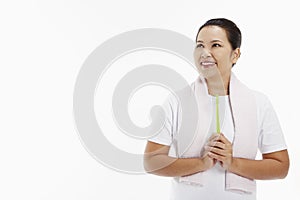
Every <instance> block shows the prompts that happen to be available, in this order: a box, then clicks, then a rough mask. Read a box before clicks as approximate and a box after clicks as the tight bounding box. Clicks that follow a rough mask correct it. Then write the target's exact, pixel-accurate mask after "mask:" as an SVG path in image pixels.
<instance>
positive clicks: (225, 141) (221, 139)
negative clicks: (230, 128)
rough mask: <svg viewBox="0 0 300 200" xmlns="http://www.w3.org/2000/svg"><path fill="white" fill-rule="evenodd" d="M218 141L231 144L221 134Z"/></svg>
mask: <svg viewBox="0 0 300 200" xmlns="http://www.w3.org/2000/svg"><path fill="white" fill-rule="evenodd" d="M219 140H220V141H221V142H223V143H224V144H231V142H230V141H229V140H228V139H227V138H226V137H225V135H224V134H223V133H220V137H219Z"/></svg>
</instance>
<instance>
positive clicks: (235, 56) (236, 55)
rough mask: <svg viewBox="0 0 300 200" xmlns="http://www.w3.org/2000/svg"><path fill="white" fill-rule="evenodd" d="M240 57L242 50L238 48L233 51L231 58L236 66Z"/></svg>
mask: <svg viewBox="0 0 300 200" xmlns="http://www.w3.org/2000/svg"><path fill="white" fill-rule="evenodd" d="M240 56H241V51H240V48H236V49H235V50H233V52H232V56H231V60H232V63H233V64H235V63H236V62H237V60H238V59H239V57H240Z"/></svg>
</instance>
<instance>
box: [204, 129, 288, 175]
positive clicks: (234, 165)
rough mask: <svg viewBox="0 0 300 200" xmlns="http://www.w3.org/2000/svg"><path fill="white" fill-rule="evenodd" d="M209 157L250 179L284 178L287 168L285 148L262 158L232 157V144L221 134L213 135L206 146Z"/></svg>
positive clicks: (227, 168) (225, 167)
mask: <svg viewBox="0 0 300 200" xmlns="http://www.w3.org/2000/svg"><path fill="white" fill-rule="evenodd" d="M206 149H208V150H209V151H210V152H209V153H208V155H209V156H210V157H211V158H214V159H217V160H218V161H220V162H221V165H222V167H223V168H224V169H226V170H228V171H230V172H232V173H235V174H238V175H240V176H244V177H246V178H250V179H259V180H266V179H279V178H285V177H286V176H287V173H288V170H289V156H288V152H287V150H282V151H277V152H273V153H268V154H263V159H262V160H250V159H244V158H233V157H232V145H231V143H230V142H229V141H228V140H227V139H226V138H225V136H224V135H223V134H220V135H216V136H215V137H213V138H212V139H211V141H210V143H209V144H208V146H207V147H206Z"/></svg>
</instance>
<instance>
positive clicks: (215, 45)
mask: <svg viewBox="0 0 300 200" xmlns="http://www.w3.org/2000/svg"><path fill="white" fill-rule="evenodd" d="M212 47H222V46H221V45H220V44H219V43H214V44H213V45H212Z"/></svg>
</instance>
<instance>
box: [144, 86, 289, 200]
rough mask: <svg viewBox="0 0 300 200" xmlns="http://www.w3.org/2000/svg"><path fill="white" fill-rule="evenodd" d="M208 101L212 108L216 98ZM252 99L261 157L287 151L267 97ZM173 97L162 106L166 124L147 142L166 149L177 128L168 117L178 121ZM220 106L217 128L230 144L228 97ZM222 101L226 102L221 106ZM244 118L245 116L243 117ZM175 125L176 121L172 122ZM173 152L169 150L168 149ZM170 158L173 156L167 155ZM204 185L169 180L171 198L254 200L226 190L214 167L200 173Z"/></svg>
mask: <svg viewBox="0 0 300 200" xmlns="http://www.w3.org/2000/svg"><path fill="white" fill-rule="evenodd" d="M210 98H211V100H212V101H214V102H213V103H212V105H215V101H216V98H215V97H213V96H210ZM255 98H256V101H257V109H258V112H257V114H258V116H257V120H258V126H259V140H258V141H257V142H258V147H259V150H260V152H261V153H262V154H265V153H271V152H276V151H280V150H284V149H286V144H285V140H284V137H283V133H282V130H281V127H280V124H279V121H278V119H277V116H276V113H275V111H274V109H273V107H272V105H271V103H270V101H269V100H268V99H267V97H266V96H264V95H263V94H261V93H258V92H255ZM174 100H175V101H176V98H175V97H174V96H170V97H169V99H168V100H167V101H166V102H165V103H164V105H163V108H164V110H165V112H166V118H167V119H166V123H165V125H164V127H163V129H162V130H161V132H160V133H159V134H158V135H157V136H155V137H153V138H151V139H149V141H152V142H155V143H159V144H163V145H168V146H170V145H171V143H172V130H175V127H176V126H177V124H174V123H173V124H172V123H171V122H172V120H171V119H170V117H171V116H173V117H175V118H177V117H178V116H177V115H178V113H177V112H176V109H172V108H174V107H175V105H174ZM219 101H220V105H224V106H225V107H224V108H221V107H220V109H219V111H220V120H221V122H220V127H221V132H222V133H223V134H224V135H225V137H226V138H227V139H228V140H229V141H231V142H232V140H233V137H234V124H233V118H232V113H231V109H230V104H229V98H228V96H220V97H219ZM221 101H225V102H224V103H222V102H221ZM213 107H214V108H213V113H216V112H215V106H213ZM245 117H247V116H245ZM175 121H176V120H175ZM214 132H216V119H215V115H213V119H212V124H211V127H210V134H208V137H210V135H211V134H212V133H214ZM171 151H172V147H171ZM169 154H170V155H172V152H170V153H169ZM203 178H204V185H203V187H201V186H195V185H188V184H186V183H180V182H178V180H177V179H176V178H174V180H172V187H171V195H170V197H171V198H170V199H172V200H186V199H188V200H196V199H197V200H201V199H205V200H210V199H212V200H217V199H222V200H224V199H230V200H242V199H243V200H255V199H256V193H252V194H246V193H245V194H238V193H234V192H231V191H226V190H225V170H224V169H223V168H222V167H221V166H220V164H219V163H217V164H216V165H215V166H214V167H213V168H211V169H209V170H207V171H205V172H203Z"/></svg>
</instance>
